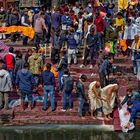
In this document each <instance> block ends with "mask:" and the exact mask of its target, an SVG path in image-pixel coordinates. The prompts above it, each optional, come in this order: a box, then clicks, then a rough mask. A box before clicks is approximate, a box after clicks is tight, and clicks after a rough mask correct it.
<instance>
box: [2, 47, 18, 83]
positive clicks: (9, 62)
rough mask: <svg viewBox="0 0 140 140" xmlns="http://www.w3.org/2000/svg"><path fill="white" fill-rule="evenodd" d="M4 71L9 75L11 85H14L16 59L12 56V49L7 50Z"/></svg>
mask: <svg viewBox="0 0 140 140" xmlns="http://www.w3.org/2000/svg"><path fill="white" fill-rule="evenodd" d="M4 62H5V67H6V70H7V71H8V72H9V73H10V77H11V81H12V84H13V85H14V68H15V64H16V58H15V54H14V48H13V47H10V48H9V53H8V54H6V55H5V57H4Z"/></svg>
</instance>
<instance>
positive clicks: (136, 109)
mask: <svg viewBox="0 0 140 140" xmlns="http://www.w3.org/2000/svg"><path fill="white" fill-rule="evenodd" d="M127 105H128V109H129V110H130V120H129V123H128V124H127V125H126V128H129V127H130V123H133V122H134V120H135V118H137V117H139V116H138V114H139V113H140V101H137V100H130V101H128V103H127Z"/></svg>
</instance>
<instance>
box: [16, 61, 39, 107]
mask: <svg viewBox="0 0 140 140" xmlns="http://www.w3.org/2000/svg"><path fill="white" fill-rule="evenodd" d="M16 86H17V87H16V88H17V92H19V90H20V93H21V108H22V109H23V110H24V109H25V105H24V101H25V98H26V96H27V98H28V101H29V104H28V107H29V108H30V109H32V92H33V89H34V88H35V86H36V83H35V80H34V77H33V74H32V73H31V71H29V64H28V63H25V64H24V67H23V69H21V70H19V71H18V73H17V76H16Z"/></svg>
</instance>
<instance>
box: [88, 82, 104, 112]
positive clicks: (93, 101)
mask: <svg viewBox="0 0 140 140" xmlns="http://www.w3.org/2000/svg"><path fill="white" fill-rule="evenodd" d="M96 83H97V82H96V81H94V82H92V83H91V84H90V85H89V90H88V97H89V100H90V108H91V110H94V111H95V110H96V109H97V108H101V107H102V101H101V100H100V99H98V98H96V96H95V93H94V92H93V87H94V86H95V84H96ZM97 92H98V95H99V96H100V94H101V88H98V89H97Z"/></svg>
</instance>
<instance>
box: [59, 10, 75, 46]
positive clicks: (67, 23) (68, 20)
mask: <svg viewBox="0 0 140 140" xmlns="http://www.w3.org/2000/svg"><path fill="white" fill-rule="evenodd" d="M61 24H62V30H61V33H60V38H61V48H65V46H66V44H65V42H66V36H67V33H68V29H69V27H71V26H72V25H73V21H72V17H71V16H70V14H69V9H68V8H66V9H65V13H64V15H62V17H61Z"/></svg>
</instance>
